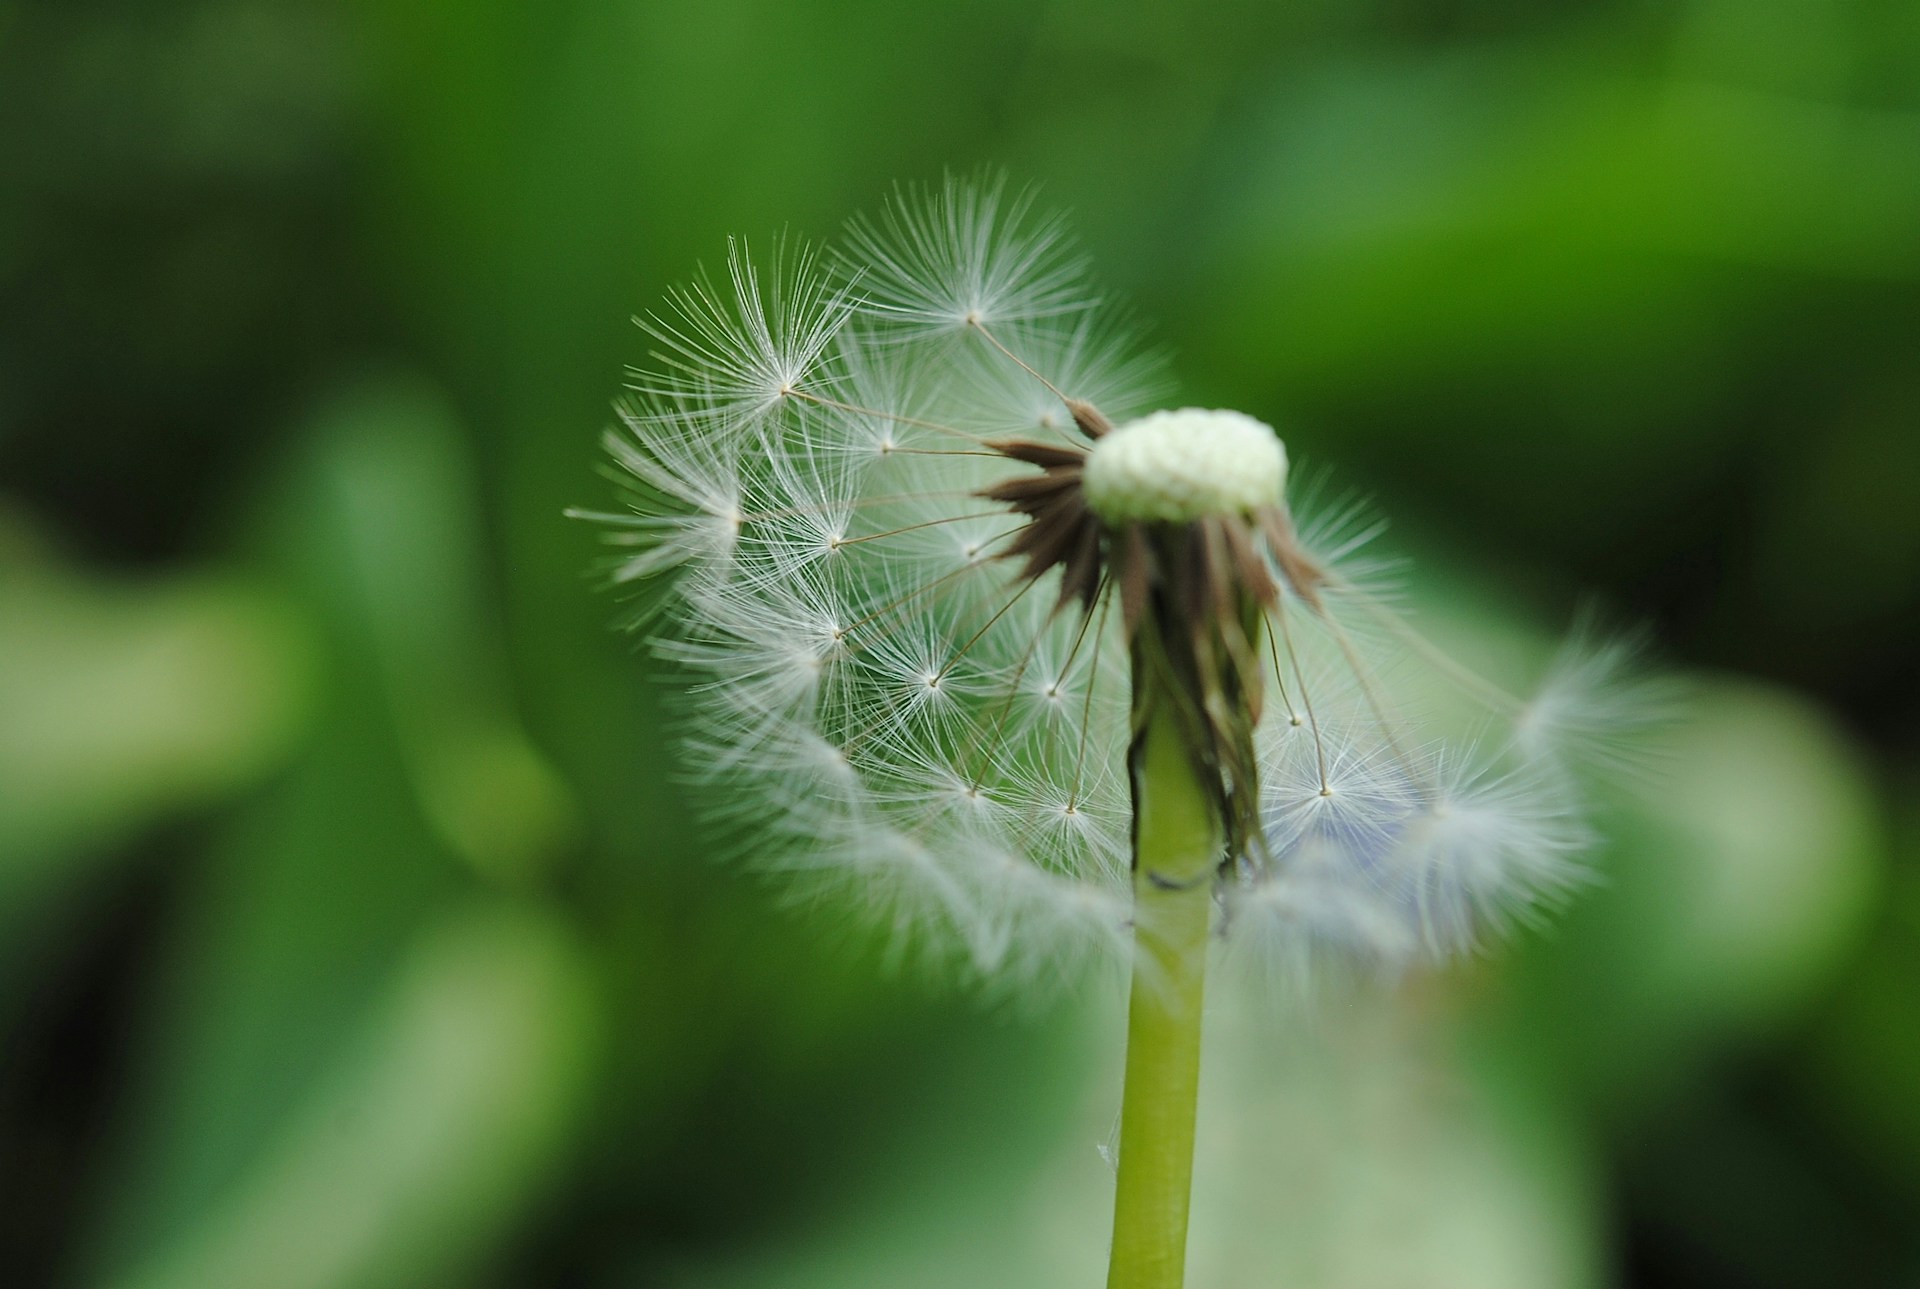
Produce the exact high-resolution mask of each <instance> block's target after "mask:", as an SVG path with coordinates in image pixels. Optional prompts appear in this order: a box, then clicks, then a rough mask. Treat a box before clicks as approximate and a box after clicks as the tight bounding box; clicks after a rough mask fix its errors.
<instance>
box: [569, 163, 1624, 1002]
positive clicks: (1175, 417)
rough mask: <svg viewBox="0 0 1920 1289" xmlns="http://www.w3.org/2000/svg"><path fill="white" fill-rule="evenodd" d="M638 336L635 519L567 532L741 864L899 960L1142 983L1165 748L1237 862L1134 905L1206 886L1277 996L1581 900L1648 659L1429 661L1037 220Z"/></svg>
mask: <svg viewBox="0 0 1920 1289" xmlns="http://www.w3.org/2000/svg"><path fill="white" fill-rule="evenodd" d="M829 263H830V264H831V265H833V268H832V270H831V271H829V270H828V269H827V268H826V267H825V266H826V265H828V264H829ZM643 325H644V326H645V327H646V328H647V330H648V331H649V332H650V333H651V334H652V335H653V336H654V338H655V339H656V341H658V342H659V345H660V348H659V351H658V353H657V354H656V356H655V359H656V360H655V364H654V366H653V367H652V368H650V369H649V370H647V371H644V372H639V373H636V374H635V376H634V378H633V387H634V390H635V395H634V398H633V399H632V401H631V402H630V403H629V404H628V405H627V406H626V407H625V408H624V410H623V412H622V416H621V426H620V428H618V429H617V430H615V431H613V432H612V433H611V434H610V435H609V436H608V441H607V443H608V449H609V453H610V455H611V458H612V463H613V468H614V473H615V474H616V476H617V477H618V478H619V480H620V481H621V484H622V496H623V501H624V502H625V505H624V506H623V508H621V509H620V510H618V511H616V512H613V513H592V512H581V513H584V514H587V516H588V517H590V518H593V519H596V520H599V521H602V522H603V523H604V524H605V525H606V526H607V540H608V541H609V543H611V545H612V548H613V555H612V558H611V560H610V562H609V569H610V573H611V576H612V578H613V579H614V580H615V581H616V582H620V583H624V584H646V585H647V586H648V587H651V588H655V592H656V594H664V595H665V596H666V597H667V599H668V604H669V607H670V612H669V613H668V615H667V616H666V617H665V618H663V619H655V618H650V619H648V621H649V623H650V624H651V623H653V622H655V621H663V622H665V623H667V624H669V625H667V626H666V627H665V628H664V629H661V630H660V632H659V634H658V636H657V638H656V646H655V647H656V648H657V650H658V652H659V654H660V655H661V657H662V658H663V659H665V660H666V661H668V662H669V663H671V664H672V665H673V666H675V667H676V668H678V669H679V670H680V672H681V673H682V674H683V675H684V676H685V677H686V692H687V697H688V703H689V711H688V713H687V716H686V725H687V728H688V734H687V737H686V739H685V740H684V743H683V750H684V755H685V758H686V760H687V762H688V763H689V764H690V765H691V766H693V767H695V768H696V769H697V770H698V771H699V772H700V773H701V774H702V775H703V776H704V777H705V778H706V779H708V780H709V781H711V782H712V783H713V784H714V785H715V788H716V790H715V791H714V792H713V794H712V795H713V797H714V799H715V801H716V802H717V803H718V805H717V810H718V811H719V812H720V813H721V814H722V815H723V816H724V820H725V822H726V825H727V827H728V829H729V831H730V833H731V834H732V835H733V837H734V838H735V839H736V844H737V845H738V846H739V848H741V849H742V850H745V851H748V852H749V853H751V854H752V855H754V856H755V859H756V862H758V863H759V864H761V865H762V866H764V867H767V868H770V869H778V870H781V871H785V872H789V873H792V874H794V875H796V876H801V877H808V878H813V879H819V880H821V881H823V882H825V883H826V884H828V885H831V886H833V887H836V888H838V889H840V890H841V891H843V892H845V893H846V894H848V895H849V896H851V897H852V898H851V902H852V903H853V904H854V905H856V906H858V907H862V908H864V909H866V910H867V911H868V912H869V913H870V914H871V915H872V916H873V917H874V918H875V919H876V920H877V921H878V922H879V923H880V924H881V925H882V926H885V927H887V928H889V929H890V930H891V931H892V932H893V933H894V934H895V935H896V936H897V938H898V941H899V948H900V951H902V952H906V951H909V950H911V949H914V948H922V949H925V950H927V951H928V952H931V953H932V954H933V955H935V956H936V957H939V958H941V959H943V960H945V959H948V958H953V957H957V958H959V959H960V960H962V961H964V962H966V963H967V964H968V965H969V966H970V967H971V969H972V970H973V971H974V972H975V973H977V974H978V975H980V976H982V977H987V978H1001V979H1025V978H1028V977H1031V976H1033V975H1036V974H1039V975H1046V976H1048V977H1050V978H1062V979H1064V978H1068V977H1070V976H1072V975H1073V973H1074V972H1075V971H1076V970H1077V969H1079V968H1081V967H1083V966H1085V965H1086V964H1088V963H1090V962H1097V961H1099V960H1101V959H1103V958H1116V957H1117V958H1121V959H1124V958H1125V957H1126V956H1127V949H1128V945H1129V943H1130V939H1131V936H1130V931H1129V927H1130V926H1131V925H1132V924H1133V922H1134V921H1135V920H1137V919H1138V918H1139V917H1140V916H1141V913H1140V911H1139V909H1140V905H1139V903H1138V900H1137V899H1136V897H1135V894H1134V891H1135V887H1136V884H1137V883H1138V882H1139V881H1141V880H1143V870H1142V865H1141V861H1140V859H1139V854H1138V846H1139V845H1140V844H1141V843H1140V840H1139V833H1140V829H1141V827H1142V826H1143V825H1142V816H1140V815H1139V814H1138V811H1140V810H1142V809H1143V808H1144V805H1143V801H1144V798H1143V795H1142V794H1143V777H1142V776H1143V775H1144V774H1145V771H1144V769H1143V765H1144V764H1145V760H1146V758H1147V757H1148V755H1149V752H1148V750H1147V744H1148V743H1149V742H1150V741H1151V740H1150V729H1151V728H1154V727H1155V724H1154V723H1155V722H1156V721H1160V722H1164V723H1165V726H1166V728H1167V729H1168V730H1171V731H1175V735H1170V737H1176V736H1177V741H1178V742H1179V744H1180V746H1181V748H1182V749H1183V752H1182V756H1183V757H1184V758H1185V762H1186V764H1187V766H1188V768H1189V769H1190V770H1191V771H1192V773H1193V775H1194V776H1195V781H1196V782H1197V783H1199V784H1200V785H1201V787H1200V789H1199V790H1200V792H1201V795H1202V797H1203V798H1204V800H1205V802H1206V809H1207V811H1208V812H1210V815H1211V817H1212V818H1214V819H1215V820H1216V822H1217V823H1218V826H1219V837H1218V840H1217V843H1213V847H1214V848H1213V850H1212V851H1210V852H1209V853H1210V855H1211V858H1210V859H1208V860H1207V862H1206V864H1205V865H1203V867H1202V869H1201V870H1199V875H1198V876H1191V875H1190V876H1187V877H1177V878H1176V877H1173V876H1169V875H1168V874H1167V873H1161V872H1146V873H1145V874H1144V877H1145V878H1150V879H1151V880H1152V881H1153V882H1157V883H1159V884H1160V885H1161V886H1162V887H1164V888H1165V889H1167V890H1169V891H1171V890H1175V889H1181V890H1184V889H1186V888H1187V887H1189V886H1191V885H1193V884H1194V883H1200V884H1201V885H1202V886H1203V887H1204V897H1205V898H1206V900H1207V901H1208V902H1209V903H1210V904H1212V905H1214V906H1215V907H1216V908H1217V909H1218V913H1217V916H1216V917H1215V918H1214V919H1213V922H1214V929H1215V930H1217V931H1219V932H1220V933H1221V934H1222V935H1223V936H1224V937H1226V938H1228V939H1231V940H1234V941H1239V942H1244V943H1245V944H1246V946H1247V947H1249V948H1250V949H1251V950H1252V952H1253V955H1254V956H1256V957H1258V958H1260V959H1261V960H1263V961H1264V962H1266V963H1268V964H1269V965H1270V966H1273V967H1274V968H1275V969H1277V970H1279V971H1281V972H1282V973H1283V974H1286V975H1288V976H1291V977H1293V978H1295V980H1296V982H1298V981H1303V980H1306V979H1308V978H1310V977H1312V976H1314V975H1315V974H1317V973H1318V972H1320V971H1322V970H1324V969H1325V968H1327V967H1330V966H1333V965H1335V964H1336V962H1337V963H1339V964H1341V965H1343V966H1350V965H1352V964H1364V965H1367V966H1369V967H1378V968H1381V969H1384V970H1386V971H1388V972H1397V971H1400V970H1404V969H1406V968H1407V967H1409V966H1413V965H1417V964H1420V963H1426V962H1432V961H1437V960H1441V959H1444V958H1446V957H1448V956H1449V955H1452V954H1457V953H1460V952H1463V951H1468V950H1471V949H1472V948H1474V947H1475V946H1477V945H1478V944H1480V943H1481V942H1482V941H1483V940H1484V939H1485V938H1486V937H1487V936H1488V935H1489V934H1491V933H1495V932H1498V931H1500V930H1501V929H1503V928H1505V927H1506V926H1507V925H1509V924H1511V923H1513V922H1516V921H1524V920H1527V919H1528V918H1530V917H1532V916H1534V915H1535V914H1536V913H1537V912H1538V911H1539V910H1541V909H1543V908H1545V907H1548V906H1550V905H1551V904H1553V903H1554V902H1555V901H1556V900H1557V899H1559V898H1560V897H1561V896H1563V895H1564V893H1565V892H1566V891H1567V890H1568V889H1569V888H1570V887H1571V886H1572V885H1574V884H1576V883H1577V882H1578V881H1579V880H1580V876H1581V874H1582V872H1583V871H1584V870H1583V867H1582V865H1583V856H1584V855H1585V854H1586V853H1587V852H1588V851H1590V849H1591V848H1592V846H1593V843H1594V833H1593V830H1592V829H1591V827H1590V825H1589V824H1588V823H1587V813H1588V812H1587V807H1586V805H1585V802H1584V801H1583V799H1582V793H1581V791H1580V786H1579V784H1580V779H1579V771H1580V768H1581V766H1582V765H1584V764H1589V763H1593V762H1601V763H1607V764H1615V763H1622V762H1626V761H1630V760H1631V759H1632V758H1633V756H1634V755H1635V754H1636V751H1637V733H1638V731H1639V730H1640V729H1641V728H1642V727H1643V726H1644V724H1645V723H1646V721H1647V720H1648V719H1649V718H1650V717H1651V716H1652V715H1653V714H1654V704H1653V702H1652V699H1653V697H1654V695H1653V694H1652V691H1651V690H1649V689H1647V688H1646V687H1645V686H1644V685H1643V684H1641V682H1639V681H1637V680H1635V679H1634V672H1633V669H1632V668H1631V667H1630V666H1629V663H1630V661H1631V659H1630V656H1629V654H1628V652H1627V651H1626V650H1624V649H1623V648H1622V647H1620V646H1617V645H1613V644H1609V643H1606V642H1604V641H1599V640H1597V639H1596V638H1594V637H1592V636H1590V635H1583V636H1581V637H1579V638H1577V639H1576V640H1575V642H1574V643H1573V644H1571V645H1570V646H1569V649H1568V651H1567V652H1566V653H1565V654H1563V656H1562V658H1561V659H1560V661H1559V662H1558V663H1556V664H1555V665H1554V667H1553V668H1552V670H1551V671H1550V673H1549V675H1548V677H1547V680H1546V682H1545V683H1544V684H1543V686H1542V687H1541V689H1540V690H1539V692H1538V694H1537V695H1535V696H1534V697H1532V698H1522V697H1514V696H1510V694H1509V692H1508V690H1507V689H1506V688H1505V687H1503V686H1501V685H1497V684H1494V683H1492V682H1489V681H1486V680H1483V679H1481V678H1480V677H1478V676H1475V675H1473V674H1472V673H1469V672H1467V671H1465V670H1464V669H1463V668H1460V667H1458V666H1457V665H1455V664H1453V663H1452V662H1451V660H1449V659H1447V658H1446V657H1445V656H1444V655H1442V654H1440V652H1439V651H1438V650H1437V649H1435V648H1434V647H1432V646H1430V645H1428V644H1426V642H1425V641H1424V640H1423V639H1422V638H1421V637H1419V636H1418V635H1417V634H1416V633H1415V632H1414V631H1413V630H1412V629H1411V628H1410V627H1409V626H1408V625H1407V624H1406V622H1405V621H1404V619H1403V618H1402V617H1401V616H1400V613H1399V611H1398V608H1397V605H1396V602H1395V597H1396V594H1397V589H1396V588H1397V585H1398V582H1399V580H1400V578H1401V577H1402V576H1403V569H1402V568H1401V567H1400V565H1398V564H1397V563H1396V562H1394V561H1391V560H1387V559H1384V558H1382V557H1380V556H1378V555H1377V554H1375V553H1374V539H1375V538H1376V537H1377V535H1378V533H1379V531H1380V527H1381V525H1380V523H1379V521H1378V520H1377V519H1376V518H1375V517H1374V516H1373V515H1372V514H1371V513H1370V512H1369V511H1368V510H1367V509H1366V508H1365V507H1364V506H1362V505H1360V504H1358V503H1356V502H1354V501H1352V500H1351V499H1328V498H1326V497H1325V496H1324V495H1323V494H1324V490H1322V489H1318V488H1316V487H1314V486H1312V485H1309V486H1307V487H1304V488H1303V487H1299V486H1297V485H1290V484H1289V483H1288V472H1287V459H1286V453H1285V451H1284V448H1283V447H1282V446H1281V444H1280V441H1279V440H1278V438H1277V437H1275V435H1274V433H1273V431H1272V430H1271V429H1270V428H1269V427H1267V426H1266V425H1264V424H1262V423H1261V422H1258V421H1255V420H1253V419H1252V418H1250V417H1246V416H1243V415H1241V414H1239V413H1229V412H1216V411H1204V410H1198V409H1192V408H1188V409H1180V410H1176V411H1157V412H1156V411H1154V410H1152V407H1153V403H1154V401H1155V400H1156V399H1158V398H1159V397H1161V396H1163V394H1164V389H1165V381H1164V365H1163V364H1162V363H1161V362H1160V360H1159V359H1158V357H1157V356H1156V355H1154V354H1152V353H1150V352H1148V351H1146V350H1144V349H1142V347H1141V346H1140V343H1139V337H1138V334H1137V332H1135V331H1133V330H1131V329H1129V327H1128V326H1127V325H1126V324H1124V323H1116V322H1114V321H1112V320H1111V317H1110V310H1107V309H1105V308H1102V307H1101V306H1100V303H1099V297H1098V296H1097V295H1096V294H1095V293H1094V292H1093V291H1092V290H1091V289H1090V288H1089V287H1088V285H1087V283H1086V280H1085V272H1084V265H1083V264H1082V262H1081V261H1080V260H1079V259H1078V258H1077V257H1076V256H1075V255H1074V254H1073V253H1072V252H1071V251H1070V250H1069V249H1068V248H1067V245H1066V242H1065V239H1064V234H1063V231H1062V228H1061V226H1060V224H1059V222H1058V221H1057V220H1053V219H1048V218H1040V217H1037V216H1036V215H1035V212H1034V211H1033V209H1032V202H1031V198H1030V195H1028V194H1020V195H1009V194H1008V192H1007V190H1006V188H1005V185H1004V184H1003V183H999V182H990V183H987V184H985V185H977V184H967V183H962V182H957V181H949V182H947V183H946V184H945V185H944V186H942V187H940V188H938V189H935V190H931V191H927V192H903V193H900V194H897V195H896V197H895V199H894V200H893V201H892V202H890V203H888V204H887V206H886V207H885V208H884V210H883V211H882V213H881V214H880V215H879V217H878V218H877V219H873V220H856V221H855V222H854V223H853V224H852V225H850V228H849V231H848V234H847V237H846V240H845V242H844V244H843V245H841V246H839V247H838V248H835V249H834V250H832V251H831V252H821V251H817V250H815V249H813V248H811V247H807V246H804V245H801V244H799V243H796V242H792V241H786V242H782V243H780V244H779V245H778V247H777V248H776V253H775V255H774V256H773V257H772V259H771V260H770V261H769V264H768V265H767V267H766V268H765V269H764V270H763V269H761V268H759V267H757V266H756V265H755V263H754V262H753V260H752V259H751V258H750V257H749V256H748V254H747V251H746V248H745V246H744V244H743V243H733V244H731V245H730V247H729V251H728V256H727V269H726V273H725V275H724V277H723V278H722V279H720V280H719V281H715V280H713V279H710V278H706V277H702V278H698V279H696V280H695V282H694V283H693V284H692V285H690V286H688V287H685V288H683V289H681V290H679V291H677V292H675V293H673V294H672V295H671V296H670V297H669V303H668V307H667V308H665V309H663V310H662V311H660V312H659V313H658V314H655V315H650V317H649V318H648V319H647V320H646V321H644V322H643ZM1440 688H1444V689H1446V690H1447V691H1449V692H1451V693H1453V694H1454V695H1456V696H1461V695H1464V696H1465V697H1466V698H1467V699H1469V700H1471V701H1472V703H1473V704H1474V705H1475V706H1476V707H1477V708H1478V709H1479V711H1480V712H1481V718H1480V721H1479V723H1478V724H1477V725H1475V726H1474V728H1472V729H1471V730H1468V731H1465V732H1464V733H1465V737H1450V732H1449V729H1448V728H1447V726H1446V723H1445V722H1443V721H1439V720H1436V719H1433V718H1431V717H1429V716H1428V715H1427V713H1428V711H1429V709H1430V708H1431V707H1432V706H1433V703H1432V702H1431V701H1430V700H1431V699H1432V697H1433V695H1434V693H1435V691H1436V689H1440Z"/></svg>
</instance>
